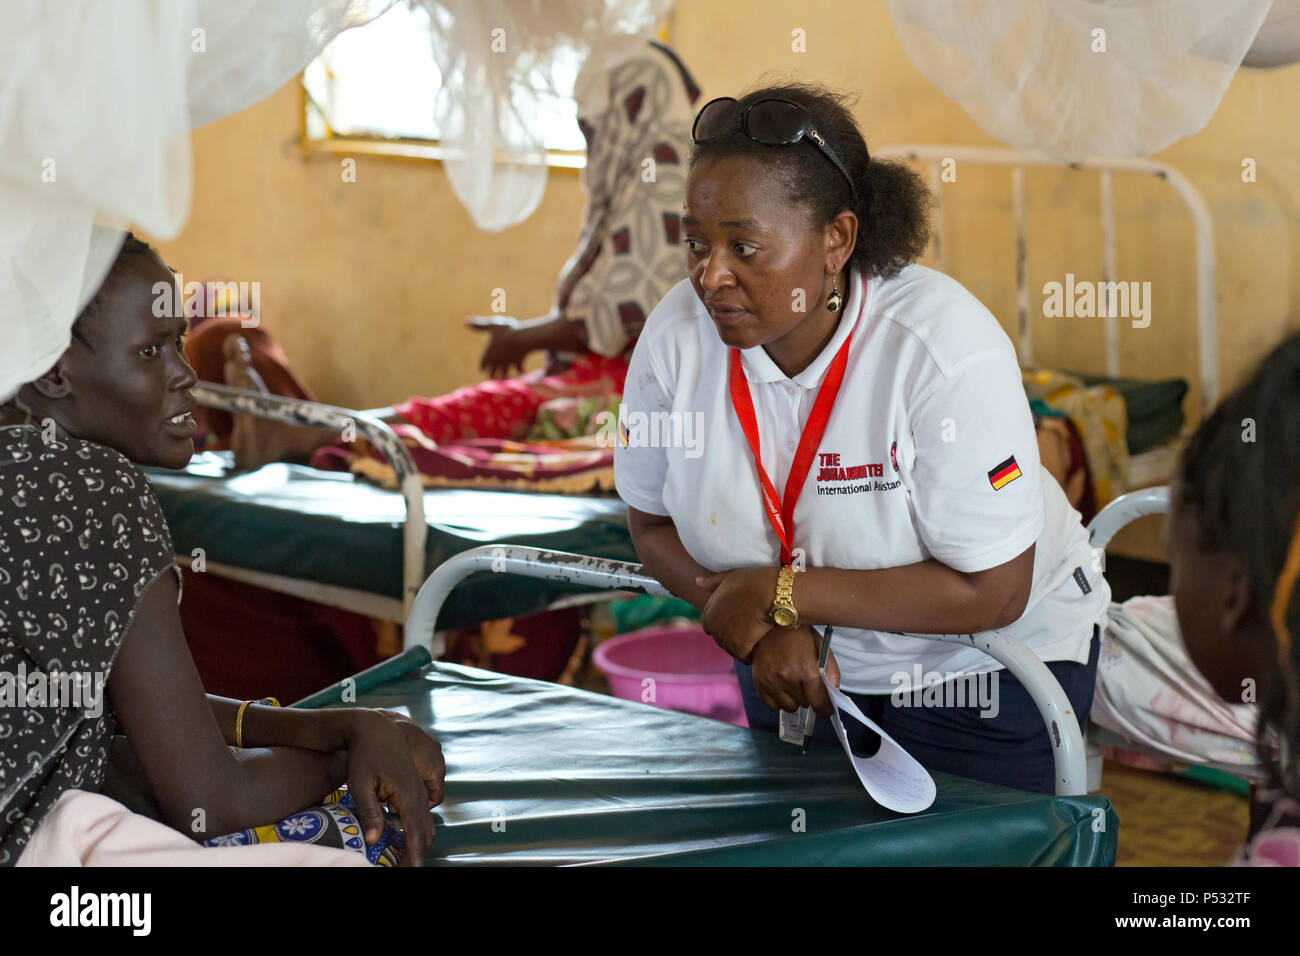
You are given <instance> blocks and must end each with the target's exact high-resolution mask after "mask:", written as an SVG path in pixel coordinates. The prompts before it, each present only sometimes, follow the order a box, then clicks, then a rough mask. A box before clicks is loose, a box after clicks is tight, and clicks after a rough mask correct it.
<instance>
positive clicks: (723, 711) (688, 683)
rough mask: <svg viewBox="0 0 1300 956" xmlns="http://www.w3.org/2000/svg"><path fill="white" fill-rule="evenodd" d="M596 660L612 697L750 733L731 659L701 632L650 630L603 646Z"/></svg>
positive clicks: (594, 655) (607, 642)
mask: <svg viewBox="0 0 1300 956" xmlns="http://www.w3.org/2000/svg"><path fill="white" fill-rule="evenodd" d="M592 659H593V660H594V661H595V663H596V666H597V667H599V668H600V669H601V671H602V672H603V673H604V674H605V676H606V677H607V678H608V679H609V688H610V690H611V691H613V693H614V696H616V697H621V698H622V699H623V700H635V701H639V702H640V703H643V704H652V705H654V706H655V707H664V708H667V709H668V710H679V711H683V712H685V713H688V714H698V715H700V716H701V717H711V718H713V719H714V720H722V721H726V722H727V723H729V724H736V725H737V726H739V727H748V726H749V723H748V722H747V721H746V720H745V704H744V701H743V699H742V698H741V696H740V684H739V682H738V681H737V680H736V673H735V671H734V670H732V661H731V657H730V656H728V655H727V653H726V652H725V651H723V650H722V649H721V648H719V647H718V645H717V644H715V643H713V638H711V637H709V635H707V634H705V633H704V631H703V630H702V629H701V628H699V627H649V628H646V629H645V630H641V631H632V632H631V633H629V634H620V635H619V636H618V637H611V638H610V639H609V640H606V641H602V642H601V643H600V644H598V645H597V646H596V649H595V651H593V652H592Z"/></svg>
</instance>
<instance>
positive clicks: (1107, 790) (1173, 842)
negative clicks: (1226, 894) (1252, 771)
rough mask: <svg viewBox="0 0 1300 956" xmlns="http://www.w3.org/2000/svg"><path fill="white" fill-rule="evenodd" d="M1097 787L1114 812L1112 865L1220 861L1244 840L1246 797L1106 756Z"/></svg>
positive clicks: (1195, 864) (1216, 864) (1223, 862)
mask: <svg viewBox="0 0 1300 956" xmlns="http://www.w3.org/2000/svg"><path fill="white" fill-rule="evenodd" d="M1101 792H1102V793H1104V794H1105V795H1106V796H1107V797H1108V798H1109V799H1110V802H1111V805H1112V806H1114V808H1115V814H1116V815H1117V816H1118V817H1119V850H1118V853H1117V855H1116V861H1115V862H1116V864H1117V865H1118V866H1223V865H1224V864H1225V863H1227V861H1228V859H1229V858H1230V857H1231V856H1232V854H1233V852H1234V851H1236V849H1237V847H1239V846H1240V845H1241V844H1242V842H1243V841H1244V839H1245V836H1246V826H1247V822H1248V820H1247V817H1248V807H1247V802H1246V798H1245V797H1243V796H1240V795H1238V794H1235V793H1230V792H1228V791H1226V790H1218V789H1214V788H1212V787H1207V786H1204V785H1202V784H1199V783H1195V782H1193V781H1190V780H1183V779H1181V778H1179V777H1175V776H1173V775H1171V774H1163V773H1154V772H1152V771H1150V770H1135V769H1133V768H1132V767H1125V766H1123V765H1122V764H1118V763H1115V762H1114V761H1110V760H1107V761H1106V762H1105V764H1104V765H1103V767H1102V772H1101Z"/></svg>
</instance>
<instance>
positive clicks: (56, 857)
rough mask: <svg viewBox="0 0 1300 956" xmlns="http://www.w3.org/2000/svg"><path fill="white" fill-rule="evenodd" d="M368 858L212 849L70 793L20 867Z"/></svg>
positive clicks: (103, 800) (363, 862) (308, 848)
mask: <svg viewBox="0 0 1300 956" xmlns="http://www.w3.org/2000/svg"><path fill="white" fill-rule="evenodd" d="M369 865H370V864H369V862H368V861H367V859H366V857H365V855H364V854H362V853H358V852H355V851H353V850H343V849H333V848H330V847H328V846H321V845H312V844H310V843H307V842H303V841H296V842H282V843H263V844H259V845H253V846H235V845H228V846H223V847H217V848H211V847H205V846H203V845H201V844H198V843H195V842H194V841H193V840H191V839H189V837H187V836H185V834H183V833H180V832H179V831H177V830H173V829H172V828H171V827H169V826H167V825H166V824H163V823H159V822H158V821H156V820H151V819H150V818H149V817H145V816H141V815H140V814H138V813H132V812H131V811H130V810H128V809H127V808H126V807H124V806H122V804H120V803H118V802H117V801H116V800H112V799H110V798H108V797H106V796H103V795H102V794H98V793H90V792H88V791H85V790H66V791H64V792H63V794H62V795H61V796H60V797H59V799H58V800H57V801H56V802H55V804H54V806H53V807H51V808H50V812H49V813H47V814H46V815H45V818H44V819H43V820H41V824H40V826H38V827H37V828H36V830H35V831H34V832H33V833H32V837H31V839H30V840H29V841H28V843H27V846H26V848H25V849H24V850H23V854H22V856H20V857H19V858H18V866H369Z"/></svg>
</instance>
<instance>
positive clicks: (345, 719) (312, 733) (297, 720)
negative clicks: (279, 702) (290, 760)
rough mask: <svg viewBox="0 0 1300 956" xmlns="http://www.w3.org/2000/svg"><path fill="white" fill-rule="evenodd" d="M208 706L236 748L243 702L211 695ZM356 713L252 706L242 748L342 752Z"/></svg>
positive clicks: (350, 711) (248, 713) (222, 734)
mask: <svg viewBox="0 0 1300 956" xmlns="http://www.w3.org/2000/svg"><path fill="white" fill-rule="evenodd" d="M208 704H209V706H210V707H211V708H212V716H214V717H216V719H217V726H218V727H220V728H221V736H222V737H223V738H225V741H226V743H227V744H230V745H231V746H232V747H233V746H235V744H236V743H237V741H236V740H235V721H236V719H237V717H238V714H239V708H240V706H241V705H242V704H243V701H240V700H231V699H230V698H228V697H217V696H215V695H213V694H208ZM355 713H356V711H355V709H354V708H342V709H338V710H295V709H293V708H291V707H271V706H269V705H263V704H249V705H248V706H247V707H246V708H244V721H243V728H242V731H243V732H242V734H241V738H242V742H243V746H245V747H301V748H303V749H305V750H324V751H330V750H343V749H345V748H346V747H347V737H348V733H347V732H348V728H349V725H350V723H351V721H352V720H353V718H354V715H355Z"/></svg>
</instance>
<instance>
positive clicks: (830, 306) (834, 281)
mask: <svg viewBox="0 0 1300 956" xmlns="http://www.w3.org/2000/svg"><path fill="white" fill-rule="evenodd" d="M843 304H844V297H843V296H842V295H840V289H839V279H838V278H837V277H836V276H831V294H830V295H828V296H827V297H826V311H827V312H838V311H839V310H840V306H842V305H843Z"/></svg>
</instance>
